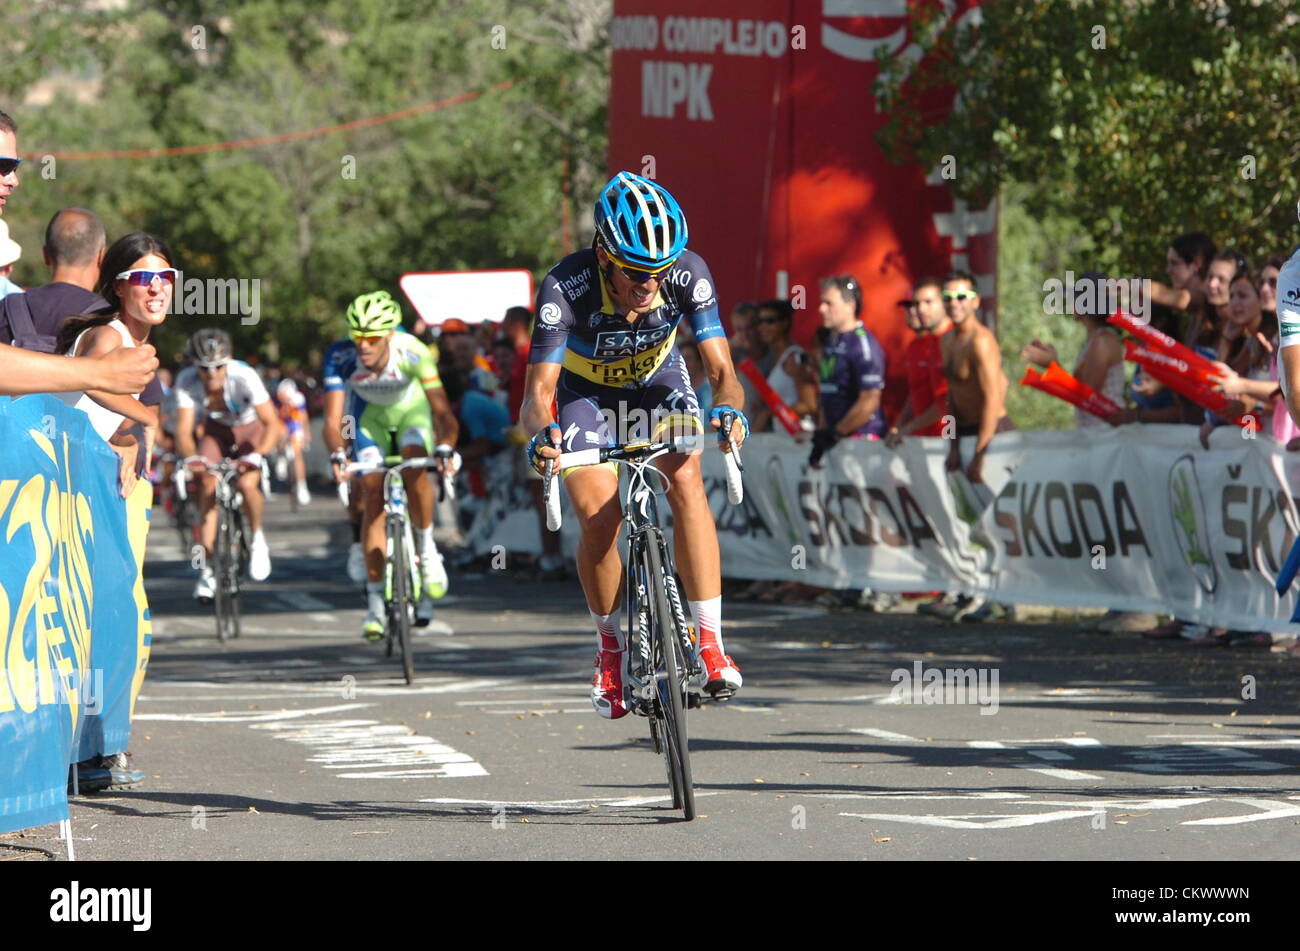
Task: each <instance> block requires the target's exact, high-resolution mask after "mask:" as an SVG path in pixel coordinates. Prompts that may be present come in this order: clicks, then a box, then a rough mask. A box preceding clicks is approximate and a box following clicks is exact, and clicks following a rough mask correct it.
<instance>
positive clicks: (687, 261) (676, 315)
mask: <svg viewBox="0 0 1300 951" xmlns="http://www.w3.org/2000/svg"><path fill="white" fill-rule="evenodd" d="M594 217H595V226H596V236H595V239H594V240H593V243H592V247H591V248H589V249H587V250H583V251H578V252H576V253H574V254H570V255H569V256H568V257H566V258H565V259H564V260H562V261H561V262H560V263H559V264H557V265H556V266H555V267H553V268H552V269H551V271H550V273H549V274H547V275H546V277H545V279H544V280H543V281H542V285H541V287H540V289H539V290H538V294H537V322H536V325H535V326H534V329H533V344H532V352H531V355H530V357H529V367H528V373H527V377H526V379H525V382H524V393H525V398H524V403H523V406H522V408H521V410H520V414H519V419H520V422H521V424H522V425H523V428H524V431H525V432H529V433H535V434H536V435H534V436H533V439H532V441H531V443H530V444H529V446H528V457H529V462H530V463H531V464H532V466H533V467H534V468H535V469H537V470H538V471H541V470H542V469H543V468H544V466H545V462H546V460H547V459H552V458H555V457H556V456H558V455H559V454H560V453H561V452H569V451H573V450H577V449H587V448H590V447H593V446H608V445H616V444H618V443H621V442H631V441H634V440H638V439H641V440H654V439H658V438H671V437H672V436H675V435H681V436H689V435H692V434H697V433H701V432H704V423H703V422H702V421H701V419H700V407H699V401H698V399H697V398H696V395H695V390H694V389H693V388H692V387H691V381H690V376H689V373H688V372H687V369H686V365H685V363H684V361H683V360H682V358H681V355H680V354H679V353H678V352H677V351H676V349H675V347H674V342H675V340H676V334H677V325H678V324H679V323H680V322H681V321H682V320H683V318H686V319H689V321H690V326H691V329H692V331H693V332H694V336H695V341H696V343H697V345H698V347H699V351H700V357H701V359H702V360H703V361H704V365H705V368H706V369H707V371H708V374H709V378H710V381H711V383H712V385H713V398H714V406H713V410H712V412H711V414H710V421H711V425H712V427H713V429H714V431H718V430H719V427H720V425H721V422H720V420H719V416H720V414H721V413H722V412H723V411H724V410H727V409H730V410H732V411H733V412H735V413H736V414H737V418H736V420H735V422H734V424H733V426H732V432H731V436H732V438H733V439H735V441H736V443H737V445H739V444H740V443H741V442H743V441H744V438H745V436H747V435H748V432H749V424H748V422H747V421H746V420H745V418H744V414H743V413H742V412H741V408H742V407H743V406H744V394H743V391H742V390H741V387H740V383H739V381H738V380H737V379H736V371H735V369H734V367H733V366H732V364H731V354H730V352H729V351H728V349H727V340H726V333H725V331H724V330H723V329H722V321H721V319H720V317H719V315H718V302H717V296H716V294H715V292H714V289H713V279H712V276H711V275H710V274H709V269H708V265H706V264H705V263H704V259H703V258H701V257H700V256H699V255H698V254H696V253H695V252H693V251H689V250H687V248H686V239H687V229H686V216H685V214H684V213H683V212H682V210H681V207H680V206H679V205H678V204H677V201H676V200H675V199H674V198H673V196H672V195H670V194H669V193H668V191H667V189H665V188H664V187H663V186H661V185H659V184H657V183H655V182H653V181H650V180H649V179H646V178H642V177H641V176H639V175H634V174H633V173H631V172H619V173H618V174H617V175H615V176H614V177H613V178H612V179H611V180H610V181H609V183H608V184H607V185H606V186H605V187H604V188H603V189H602V190H601V193H600V196H599V198H598V199H597V200H596V205H595V210H594ZM557 403H558V407H559V413H558V420H557V417H556V415H553V414H552V406H553V405H556V404H557ZM647 423H648V425H644V424H647ZM646 430H649V431H646ZM719 435H721V433H719ZM724 445H726V444H723V443H720V447H721V446H724ZM727 448H728V450H729V447H727ZM657 465H658V467H659V468H660V470H661V471H662V472H663V473H664V474H665V475H666V476H667V477H668V479H669V480H670V483H671V489H670V490H669V492H668V502H669V504H670V505H671V506H672V510H673V524H674V526H675V527H676V530H675V531H674V533H673V543H674V548H675V552H676V555H677V565H678V568H679V569H680V571H681V575H682V582H683V584H684V585H685V588H686V596H687V599H688V600H689V601H690V607H691V613H692V614H693V616H694V619H695V628H696V630H697V631H698V633H699V651H700V659H701V662H702V664H703V666H704V668H705V671H706V683H705V684H704V685H703V686H704V689H705V690H706V691H707V692H708V693H710V694H711V695H712V696H713V697H714V698H715V699H719V700H725V699H727V698H728V697H730V696H732V695H733V694H734V693H735V692H736V690H738V689H739V688H740V686H741V682H742V681H741V676H740V670H739V669H738V668H737V667H736V665H735V664H734V663H733V662H732V660H731V658H730V657H728V656H727V654H726V652H725V650H724V649H723V643H722V573H721V559H720V555H719V549H718V533H717V528H716V526H715V525H714V522H713V514H712V512H711V511H710V510H709V504H708V499H707V498H706V496H705V494H704V483H703V481H702V479H701V477H700V460H699V455H698V454H693V455H689V456H687V455H680V454H674V455H668V456H664V457H662V458H661V459H660V460H659V462H658V463H657ZM561 475H562V477H563V478H564V485H565V489H566V491H567V493H568V495H569V499H570V501H571V502H572V503H573V508H574V511H575V513H576V515H577V519H576V521H577V523H578V524H579V526H581V532H582V540H581V542H580V544H579V546H578V577H579V578H580V579H581V581H582V587H583V591H584V592H585V593H586V596H587V607H588V609H589V610H590V611H591V616H592V620H593V621H594V623H595V626H596V632H597V634H596V638H597V654H596V671H595V676H594V678H593V681H592V688H591V701H592V705H593V706H594V707H595V708H596V712H597V713H599V714H600V715H601V716H603V717H608V718H610V719H615V718H618V717H621V716H624V715H626V714H627V712H628V703H627V696H626V692H625V686H624V685H625V682H626V678H625V670H626V666H625V661H626V653H627V650H626V648H627V640H626V636H625V633H624V631H623V628H622V622H621V621H620V618H619V613H620V612H619V593H620V592H619V589H620V582H621V581H622V577H623V567H622V558H621V556H620V554H619V550H618V534H619V527H620V518H621V513H620V511H619V504H618V473H617V468H616V466H614V465H613V464H609V465H604V466H585V467H582V468H578V469H570V470H566V471H565V472H564V473H561Z"/></svg>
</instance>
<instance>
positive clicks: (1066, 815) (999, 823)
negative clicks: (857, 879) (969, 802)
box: [840, 809, 1097, 829]
mask: <svg viewBox="0 0 1300 951" xmlns="http://www.w3.org/2000/svg"><path fill="white" fill-rule="evenodd" d="M1096 814H1097V810H1095V809H1065V810H1059V811H1057V812H1044V813H1039V814H1038V815H1029V816H1017V815H1010V814H994V815H987V816H979V815H963V816H904V815H898V816H890V815H875V814H871V813H861V812H841V813H840V815H841V816H845V817H847V818H850V819H869V820H871V821H873V822H906V823H909V824H910V825H919V826H938V827H940V828H943V829H1015V828H1019V827H1021V826H1036V825H1042V824H1044V823H1047V822H1061V821H1063V820H1065V819H1083V818H1088V817H1090V816H1095V815H1096Z"/></svg>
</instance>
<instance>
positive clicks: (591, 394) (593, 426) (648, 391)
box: [556, 350, 705, 476]
mask: <svg viewBox="0 0 1300 951" xmlns="http://www.w3.org/2000/svg"><path fill="white" fill-rule="evenodd" d="M556 402H557V403H558V405H559V419H558V422H559V425H560V433H561V437H562V442H561V447H560V448H561V451H562V452H576V451H577V450H580V449H591V448H593V447H596V446H617V445H622V444H626V443H631V442H645V441H654V440H656V439H659V438H660V437H662V436H664V434H665V431H666V430H668V429H669V428H670V427H673V428H676V429H677V430H678V431H679V432H682V433H702V432H704V431H705V429H704V422H703V421H702V420H701V419H700V401H699V398H698V397H697V396H696V395H695V390H694V388H693V387H692V386H691V378H690V375H689V374H688V373H687V372H686V363H685V361H683V360H682V357H681V354H680V353H678V352H677V351H675V350H674V351H673V353H672V356H670V357H669V358H668V359H667V360H665V361H664V363H663V365H662V366H661V367H660V368H659V369H658V370H657V371H656V372H655V374H654V375H653V376H651V377H650V378H649V379H648V380H646V381H644V382H643V383H641V384H638V385H634V386H627V387H613V386H602V385H600V384H599V383H593V382H592V381H590V380H587V379H584V378H583V377H580V376H578V375H577V374H576V373H570V372H569V371H568V370H562V371H561V372H560V381H559V384H558V386H557V388H556ZM605 465H607V466H609V467H610V468H611V469H615V467H616V464H615V463H612V462H611V463H605ZM572 471H573V470H572V469H565V470H564V471H563V472H562V473H561V475H562V476H567V475H568V474H569V473H570V472H572Z"/></svg>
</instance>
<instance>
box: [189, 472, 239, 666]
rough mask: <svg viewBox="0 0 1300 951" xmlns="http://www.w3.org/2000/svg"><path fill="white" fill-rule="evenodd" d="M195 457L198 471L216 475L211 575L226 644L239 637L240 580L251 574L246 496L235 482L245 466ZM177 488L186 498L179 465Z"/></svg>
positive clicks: (221, 638)
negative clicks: (246, 529)
mask: <svg viewBox="0 0 1300 951" xmlns="http://www.w3.org/2000/svg"><path fill="white" fill-rule="evenodd" d="M199 461H200V460H193V461H192V462H191V463H190V464H191V465H193V466H194V467H195V471H198V472H208V473H210V474H212V475H215V476H216V477H217V495H216V508H217V534H216V537H215V539H214V540H213V543H212V574H213V588H214V595H215V596H214V597H213V599H212V601H213V604H214V605H215V606H216V615H217V639H218V640H219V641H221V642H222V643H225V642H226V641H227V640H229V639H231V638H235V637H238V636H239V626H240V620H239V582H240V579H241V578H242V577H243V576H244V575H246V574H247V573H248V559H249V549H248V545H249V539H248V533H247V531H245V528H244V511H243V510H244V496H243V493H241V492H240V491H239V488H238V487H237V486H236V485H235V479H237V478H238V477H239V476H240V475H242V474H243V472H244V468H243V467H242V466H240V465H238V464H236V463H234V462H232V461H231V460H229V459H223V460H221V462H219V463H217V464H215V465H213V464H212V463H207V462H205V463H204V464H203V466H202V468H199V467H198V465H197V463H198V462H199ZM177 473H178V474H177V480H176V488H177V493H178V495H179V496H180V499H181V500H182V501H187V499H188V494H189V493H188V490H187V479H186V478H185V476H186V474H187V470H186V469H185V468H181V467H177ZM186 507H187V508H189V509H191V510H193V511H194V512H195V515H196V516H197V511H198V509H197V506H196V505H194V503H192V502H188V501H187V505H186Z"/></svg>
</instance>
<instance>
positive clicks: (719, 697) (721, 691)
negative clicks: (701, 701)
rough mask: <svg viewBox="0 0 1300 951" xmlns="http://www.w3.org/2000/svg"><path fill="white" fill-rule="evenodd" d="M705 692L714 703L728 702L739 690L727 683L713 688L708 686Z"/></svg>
mask: <svg viewBox="0 0 1300 951" xmlns="http://www.w3.org/2000/svg"><path fill="white" fill-rule="evenodd" d="M705 693H707V694H708V697H709V699H710V700H712V701H713V702H714V703H726V702H727V701H728V700H730V699H731V698H732V697H734V696H735V695H736V693H737V690H736V688H735V687H728V686H727V685H726V684H719V685H718V687H717V688H715V689H713V690H709V689H708V688H707V687H706V688H705Z"/></svg>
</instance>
